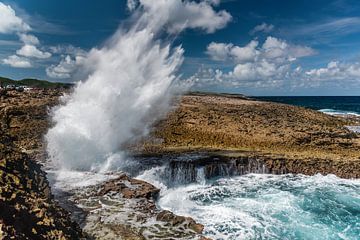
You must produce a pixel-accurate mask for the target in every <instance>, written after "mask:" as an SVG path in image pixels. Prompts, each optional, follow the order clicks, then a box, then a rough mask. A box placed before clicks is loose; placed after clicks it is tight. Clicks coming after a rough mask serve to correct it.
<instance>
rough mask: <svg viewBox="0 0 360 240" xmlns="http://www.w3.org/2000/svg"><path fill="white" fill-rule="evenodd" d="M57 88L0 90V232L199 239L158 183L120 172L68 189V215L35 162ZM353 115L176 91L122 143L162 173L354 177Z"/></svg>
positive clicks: (181, 178)
mask: <svg viewBox="0 0 360 240" xmlns="http://www.w3.org/2000/svg"><path fill="white" fill-rule="evenodd" d="M61 95H62V92H61V91H60V90H36V91H33V92H24V93H17V92H10V93H8V94H7V95H4V96H1V104H0V126H1V129H0V140H1V141H0V159H1V160H0V174H1V186H0V238H4V239H11V238H12V239H14V238H16V239H55V238H56V239H59V236H60V239H81V238H90V239H92V238H95V239H96V238H98V239H101V238H104V237H105V235H102V234H108V235H106V236H107V237H110V238H111V236H115V235H117V236H118V237H122V238H123V239H150V238H153V239H159V238H164V239H168V238H170V236H172V237H174V238H176V236H177V237H178V238H188V239H194V238H199V239H201V238H202V239H205V238H203V237H202V236H201V231H202V228H203V227H202V225H201V224H198V223H196V222H195V221H194V220H193V219H191V218H189V217H183V216H177V215H174V214H173V213H171V212H168V211H161V210H159V209H157V208H156V204H155V201H156V196H157V194H158V192H159V190H158V189H157V188H155V187H154V186H152V185H151V184H148V183H146V182H143V181H140V180H136V179H133V178H131V177H129V176H127V175H124V174H119V176H118V177H117V178H115V179H111V180H109V181H107V182H104V183H102V184H100V185H96V186H94V187H89V188H87V189H83V190H84V191H76V189H75V190H74V191H73V192H70V193H69V194H68V196H67V199H66V200H69V201H71V202H72V204H76V205H81V206H82V207H83V208H82V211H83V212H84V213H83V214H82V215H81V218H83V220H82V221H80V220H79V221H77V223H75V222H74V221H72V219H71V215H70V214H69V213H68V212H69V211H70V212H72V209H71V207H70V206H66V204H63V203H62V204H59V203H58V202H57V201H56V200H55V199H54V197H53V195H52V193H51V189H50V187H49V183H48V181H47V177H46V173H45V172H44V171H43V170H42V169H41V165H40V164H41V163H44V160H45V159H46V156H45V155H44V143H43V139H42V137H43V135H44V133H45V132H46V131H47V129H48V128H49V126H50V124H51V123H50V122H49V118H48V113H49V108H50V107H52V106H54V105H56V104H58V103H59V100H58V98H59V96H61ZM356 124H359V119H344V118H339V117H333V116H328V115H325V114H322V113H319V112H316V111H312V110H309V109H304V108H299V107H293V106H289V105H284V104H276V103H265V102H259V101H254V100H251V99H248V98H246V97H243V96H233V95H221V94H216V95H211V94H199V93H194V94H189V95H186V96H183V97H182V98H181V100H180V101H179V102H178V105H177V106H176V108H174V110H173V111H171V112H170V113H169V115H168V116H167V117H166V118H165V119H163V120H161V121H159V122H158V123H157V124H156V125H155V126H154V128H153V130H152V132H151V135H150V137H148V138H146V139H142V141H140V142H137V143H131V144H130V143H129V151H130V152H132V153H133V154H134V155H135V156H134V159H135V160H141V159H142V160H143V159H147V161H148V163H147V164H143V170H144V169H146V168H149V167H151V166H154V165H160V164H165V165H166V171H165V173H164V174H166V177H167V178H168V179H169V181H170V182H180V183H189V182H194V181H197V179H198V178H199V177H200V176H201V177H204V178H205V179H207V178H213V177H219V176H233V175H242V174H246V173H254V172H255V173H274V174H283V173H301V174H308V175H313V174H317V173H321V174H335V175H337V176H339V177H343V178H358V177H359V176H360V151H359V150H360V137H359V134H357V133H353V132H351V131H350V130H349V129H348V128H347V127H346V126H349V125H350V126H351V125H356ZM151 159H153V162H151V161H152V160H151ZM139 170H141V169H139ZM99 202H100V203H102V204H103V205H106V206H107V208H102V207H100V206H99ZM60 205H61V206H62V207H60ZM63 207H65V208H66V209H68V210H69V211H66V210H64V208H63ZM106 209H107V210H109V209H110V211H107V210H106ZM74 214H75V213H73V214H72V216H73V219H74ZM79 218H80V217H79ZM24 219H26V220H24ZM101 219H102V221H99V220H101ZM104 219H105V220H104ZM77 220H78V219H77ZM99 222H100V223H99ZM99 228H101V229H105V230H106V231H105V232H106V233H104V231H99Z"/></svg>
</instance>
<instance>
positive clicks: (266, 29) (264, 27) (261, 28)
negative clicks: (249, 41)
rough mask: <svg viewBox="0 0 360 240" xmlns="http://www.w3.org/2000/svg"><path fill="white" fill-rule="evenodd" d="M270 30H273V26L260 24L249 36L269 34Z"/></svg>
mask: <svg viewBox="0 0 360 240" xmlns="http://www.w3.org/2000/svg"><path fill="white" fill-rule="evenodd" d="M272 30H274V25H272V24H267V23H262V24H260V25H257V26H255V27H254V28H253V29H252V30H251V31H250V32H249V34H250V35H254V34H255V33H258V32H264V33H270V32H271V31H272Z"/></svg>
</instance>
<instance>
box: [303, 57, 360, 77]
mask: <svg viewBox="0 0 360 240" xmlns="http://www.w3.org/2000/svg"><path fill="white" fill-rule="evenodd" d="M306 75H307V76H308V77H309V78H311V79H312V80H319V81H333V80H346V79H348V80H352V79H359V80H360V63H359V62H355V63H340V62H338V61H331V62H329V63H328V65H327V66H326V67H323V68H314V69H311V70H309V71H306Z"/></svg>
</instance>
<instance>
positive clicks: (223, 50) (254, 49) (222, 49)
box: [206, 37, 315, 87]
mask: <svg viewBox="0 0 360 240" xmlns="http://www.w3.org/2000/svg"><path fill="white" fill-rule="evenodd" d="M206 53H207V54H208V55H209V56H210V57H211V58H212V59H213V60H217V61H225V60H227V61H229V62H231V63H233V64H234V68H233V70H231V71H229V72H227V73H224V72H222V71H221V70H217V71H213V73H214V77H213V78H214V79H215V80H216V81H217V82H218V81H219V80H220V79H221V80H222V81H223V82H224V83H225V84H229V85H231V86H236V85H243V84H248V85H251V84H253V85H257V86H258V87H259V86H260V85H262V86H268V85H269V84H270V85H271V86H275V85H278V84H281V83H282V81H283V80H284V79H288V78H289V77H294V74H297V75H298V74H299V73H298V72H299V71H300V70H301V68H297V70H296V71H294V73H293V72H292V71H293V70H292V69H293V63H294V62H295V60H297V59H298V58H302V57H306V56H311V55H313V54H315V51H314V50H313V49H312V48H310V47H307V46H300V45H293V44H290V43H288V42H286V41H284V40H281V39H278V38H275V37H267V38H266V40H265V42H264V43H263V44H262V45H259V42H258V41H257V40H252V41H250V42H249V43H248V44H246V45H245V46H235V45H234V44H232V43H229V44H225V43H214V42H213V43H211V44H209V45H208V47H207V51H206ZM215 73H216V74H215ZM206 78H207V79H208V78H209V77H206Z"/></svg>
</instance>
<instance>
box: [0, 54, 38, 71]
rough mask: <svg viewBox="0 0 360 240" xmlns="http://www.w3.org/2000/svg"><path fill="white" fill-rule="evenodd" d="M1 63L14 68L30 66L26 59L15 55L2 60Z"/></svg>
mask: <svg viewBox="0 0 360 240" xmlns="http://www.w3.org/2000/svg"><path fill="white" fill-rule="evenodd" d="M3 63H4V64H6V65H9V66H11V67H15V68H30V67H31V66H32V65H31V63H30V61H29V60H28V59H27V58H23V57H19V56H17V55H12V56H9V57H7V58H5V59H3Z"/></svg>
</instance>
